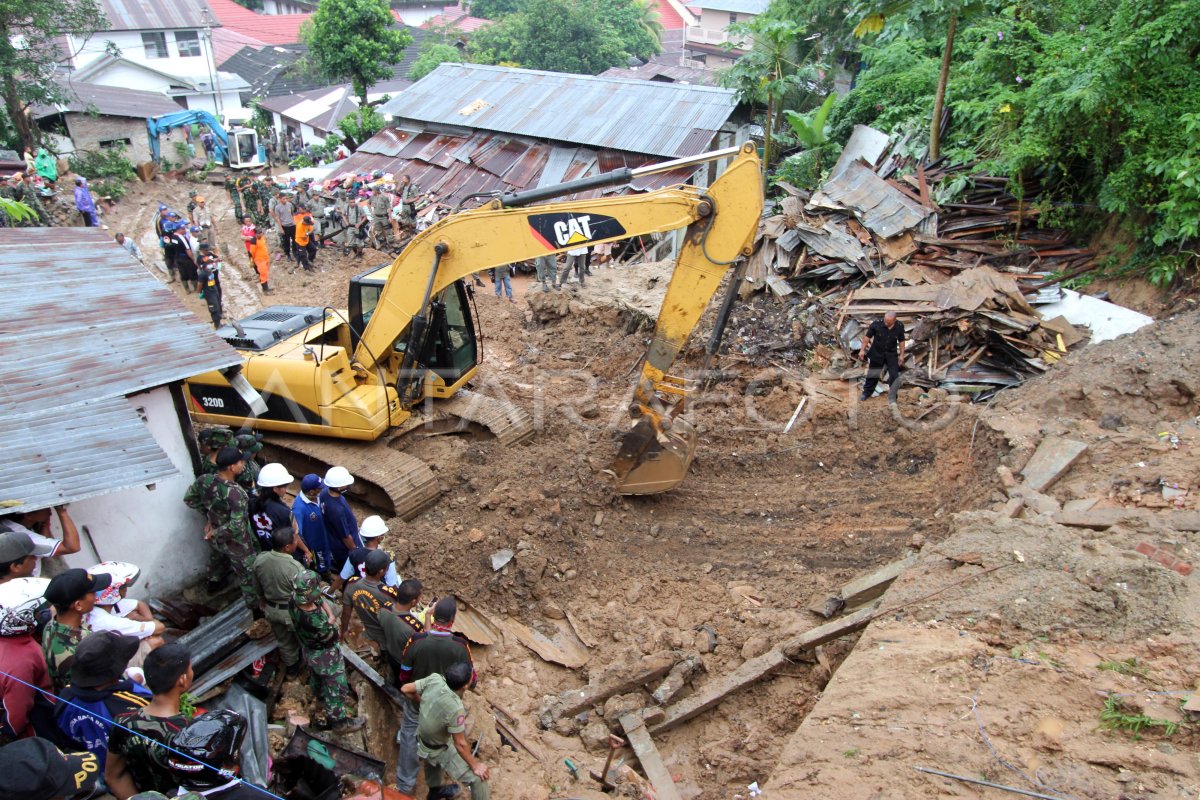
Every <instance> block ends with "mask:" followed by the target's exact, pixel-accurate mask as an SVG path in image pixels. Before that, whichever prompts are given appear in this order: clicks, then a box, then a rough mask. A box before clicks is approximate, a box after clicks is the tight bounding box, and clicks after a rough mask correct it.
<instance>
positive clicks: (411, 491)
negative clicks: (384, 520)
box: [263, 433, 442, 519]
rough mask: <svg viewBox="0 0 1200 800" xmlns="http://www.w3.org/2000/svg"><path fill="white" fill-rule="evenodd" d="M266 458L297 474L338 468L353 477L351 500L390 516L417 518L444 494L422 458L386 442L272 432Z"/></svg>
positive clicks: (321, 473) (268, 436)
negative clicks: (334, 466)
mask: <svg viewBox="0 0 1200 800" xmlns="http://www.w3.org/2000/svg"><path fill="white" fill-rule="evenodd" d="M263 444H264V445H265V447H264V450H265V451H266V457H267V458H268V459H270V460H275V461H279V462H281V463H283V464H284V465H285V466H287V467H288V468H289V469H291V470H295V471H297V472H296V473H294V474H296V477H297V478H299V477H300V475H303V474H305V473H308V472H315V473H316V474H318V475H324V474H325V470H327V469H328V468H329V467H331V466H333V465H335V464H336V465H339V466H343V467H345V468H346V469H348V470H349V471H350V474H351V475H353V476H354V485H353V486H352V487H350V491H349V495H350V497H352V498H355V499H358V500H361V501H362V502H364V503H366V504H367V505H369V506H371V507H372V508H376V509H379V510H380V511H383V512H385V513H387V514H389V515H390V516H396V517H402V518H403V519H412V518H413V517H415V516H416V515H417V514H419V513H420V512H421V511H423V510H424V509H425V508H427V507H428V506H429V505H431V504H432V503H433V502H434V501H435V500H437V498H438V496H439V495H440V494H441V493H442V490H441V487H440V486H438V482H437V478H436V477H434V474H433V470H431V469H430V468H429V465H428V464H426V463H425V462H424V461H422V460H421V459H419V458H416V457H415V456H410V455H409V454H408V453H402V452H400V451H398V450H393V449H392V448H390V447H388V446H387V444H386V442H384V441H383V440H377V441H374V442H355V441H351V440H348V439H325V438H319V437H316V436H295V435H289V434H282V433H269V434H267V436H266V437H265V441H264V442H263Z"/></svg>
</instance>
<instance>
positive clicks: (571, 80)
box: [381, 64, 737, 157]
mask: <svg viewBox="0 0 1200 800" xmlns="http://www.w3.org/2000/svg"><path fill="white" fill-rule="evenodd" d="M736 105H737V98H736V96H735V94H734V92H733V91H732V90H731V89H718V88H712V87H707V86H691V85H683V84H676V83H659V82H656V81H642V80H632V79H626V78H605V77H594V76H590V75H566V74H563V73H557V72H542V71H539V70H530V69H515V68H510V67H492V66H484V65H481V64H442V65H441V66H439V67H438V68H437V69H435V70H434V71H433V72H431V73H429V74H428V75H426V76H425V77H424V78H422V79H421V80H419V81H417V82H416V83H415V84H413V85H412V86H410V87H409V88H408V89H406V90H405V91H404V92H403V94H401V95H400V96H399V97H396V98H394V99H393V100H391V101H389V102H388V103H386V104H384V105H383V107H382V108H381V110H382V111H383V112H384V113H385V114H391V115H392V116H394V117H395V118H396V119H397V120H401V121H404V120H411V121H413V122H416V123H424V124H433V125H442V126H453V127H456V128H464V127H470V128H474V129H476V130H486V131H494V132H497V133H507V134H516V135H520V136H528V137H532V138H535V139H547V140H550V141H553V142H564V143H573V144H582V145H589V146H591V147H597V148H604V149H610V150H623V151H627V152H632V153H650V154H653V155H657V156H667V157H677V156H687V155H695V154H696V153H701V152H704V150H705V149H706V148H707V147H708V145H709V143H710V142H711V141H712V138H713V136H714V135H715V134H716V132H717V131H718V130H719V129H720V128H721V126H722V125H724V124H725V122H726V120H728V119H729V116H730V115H731V114H732V113H733V110H734V108H735V106H736ZM699 141H703V144H699V145H698V144H697V142H699Z"/></svg>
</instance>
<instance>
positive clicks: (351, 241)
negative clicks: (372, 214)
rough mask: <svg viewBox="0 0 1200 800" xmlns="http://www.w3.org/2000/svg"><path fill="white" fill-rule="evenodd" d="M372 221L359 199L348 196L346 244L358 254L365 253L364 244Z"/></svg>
mask: <svg viewBox="0 0 1200 800" xmlns="http://www.w3.org/2000/svg"><path fill="white" fill-rule="evenodd" d="M370 221H371V220H370V218H369V217H368V216H367V212H366V211H365V210H363V207H362V205H360V203H359V200H358V199H356V198H354V197H350V198H348V199H347V201H346V244H347V245H348V246H349V247H350V249H351V250H353V251H354V255H356V256H361V255H362V254H363V245H364V243H365V241H366V238H367V224H368V223H369V222H370Z"/></svg>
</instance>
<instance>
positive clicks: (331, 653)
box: [290, 569, 365, 733]
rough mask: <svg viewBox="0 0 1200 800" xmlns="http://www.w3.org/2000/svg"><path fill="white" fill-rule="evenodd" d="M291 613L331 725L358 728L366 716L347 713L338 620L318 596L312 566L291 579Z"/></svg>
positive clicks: (337, 729)
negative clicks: (335, 619)
mask: <svg viewBox="0 0 1200 800" xmlns="http://www.w3.org/2000/svg"><path fill="white" fill-rule="evenodd" d="M290 613H291V616H292V626H293V627H294V628H295V630H296V638H297V639H299V640H300V647H301V648H302V649H303V651H304V661H305V663H307V664H308V670H309V676H308V677H309V685H310V686H312V690H313V694H315V695H316V696H317V699H318V700H319V701H320V703H321V706H322V707H323V708H324V709H325V715H326V716H327V717H328V719H329V724H330V726H332V728H333V730H334V732H336V733H350V732H351V731H356V730H359V729H360V728H362V726H363V723H364V722H365V720H363V718H362V717H354V716H351V715H350V706H349V702H348V701H349V696H350V684H348V683H347V682H346V664H345V662H344V661H343V660H342V653H341V651H340V650H339V649H338V626H337V622H336V621H334V618H333V612H331V611H330V610H329V608H328V607H327V606H326V605H325V600H324V598H322V597H321V578H320V577H319V576H318V575H317V573H315V572H313V571H312V570H307V569H306V570H303V571H302V572H300V574H298V575H297V576H296V577H295V579H294V580H293V581H292V607H291V609H290Z"/></svg>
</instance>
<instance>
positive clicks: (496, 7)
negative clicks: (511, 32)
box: [467, 0, 524, 19]
mask: <svg viewBox="0 0 1200 800" xmlns="http://www.w3.org/2000/svg"><path fill="white" fill-rule="evenodd" d="M523 4H524V0H471V2H469V3H468V4H467V8H469V9H470V10H471V16H474V17H483V18H484V19H500V18H502V17H506V16H508V15H509V14H515V13H517V12H518V11H520V10H521V6H522V5H523Z"/></svg>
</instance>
